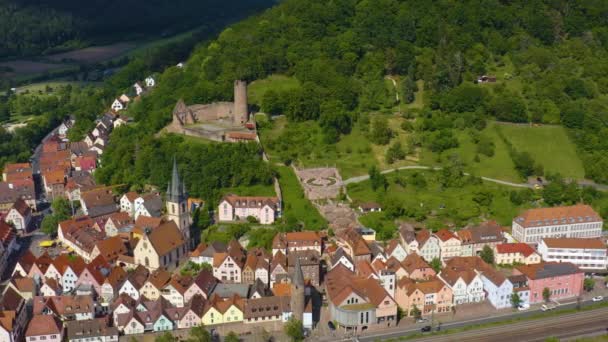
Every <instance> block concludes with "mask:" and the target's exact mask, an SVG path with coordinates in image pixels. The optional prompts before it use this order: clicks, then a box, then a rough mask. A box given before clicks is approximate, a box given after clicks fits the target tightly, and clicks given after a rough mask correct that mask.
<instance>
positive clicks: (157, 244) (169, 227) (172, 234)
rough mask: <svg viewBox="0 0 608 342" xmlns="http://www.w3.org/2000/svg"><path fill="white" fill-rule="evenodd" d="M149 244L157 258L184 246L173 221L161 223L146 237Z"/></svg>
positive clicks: (180, 234) (182, 238) (181, 236)
mask: <svg viewBox="0 0 608 342" xmlns="http://www.w3.org/2000/svg"><path fill="white" fill-rule="evenodd" d="M148 239H149V240H150V243H151V244H152V246H153V247H154V250H155V251H156V253H158V255H159V256H163V255H165V254H167V253H169V252H170V251H172V250H174V249H176V248H179V247H181V246H183V245H184V243H185V241H184V237H183V235H182V233H181V232H180V230H179V228H177V225H176V224H175V222H173V221H169V222H165V223H162V224H161V225H160V226H158V227H157V228H156V229H153V230H152V232H150V234H149V235H148Z"/></svg>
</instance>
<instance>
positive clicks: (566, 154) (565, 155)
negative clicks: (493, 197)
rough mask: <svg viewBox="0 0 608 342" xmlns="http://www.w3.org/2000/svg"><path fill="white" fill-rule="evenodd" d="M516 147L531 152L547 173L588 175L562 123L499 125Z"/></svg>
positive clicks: (569, 175) (570, 175)
mask: <svg viewBox="0 0 608 342" xmlns="http://www.w3.org/2000/svg"><path fill="white" fill-rule="evenodd" d="M497 126H498V128H499V129H500V130H501V131H502V132H503V134H504V135H505V137H506V138H507V139H508V140H509V141H510V142H511V143H512V144H513V146H514V147H515V149H516V150H518V151H522V152H523V151H525V152H529V153H530V154H531V155H532V157H534V159H535V160H536V161H537V162H538V163H540V164H542V165H543V166H544V168H545V172H559V173H561V174H562V176H564V177H568V178H576V179H582V178H584V177H585V171H584V169H583V163H582V162H581V160H580V158H579V157H578V154H577V152H576V147H575V146H574V144H573V143H572V142H571V141H570V138H568V135H567V134H566V130H565V129H564V128H563V127H561V126H529V125H515V124H497Z"/></svg>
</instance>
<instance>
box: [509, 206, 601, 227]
mask: <svg viewBox="0 0 608 342" xmlns="http://www.w3.org/2000/svg"><path fill="white" fill-rule="evenodd" d="M513 221H514V222H516V223H518V224H519V225H521V226H522V227H524V228H529V227H540V226H553V225H558V224H573V223H583V222H601V221H602V218H601V216H600V215H599V214H598V213H597V212H595V210H593V208H591V207H590V206H588V205H586V204H578V205H573V206H568V207H552V208H539V209H530V210H527V211H525V212H524V213H523V214H521V215H519V216H518V217H516V218H515V219H514V220H513Z"/></svg>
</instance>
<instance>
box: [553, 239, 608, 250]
mask: <svg viewBox="0 0 608 342" xmlns="http://www.w3.org/2000/svg"><path fill="white" fill-rule="evenodd" d="M543 242H544V243H545V245H547V247H549V248H577V249H606V244H604V242H603V241H602V239H577V238H543Z"/></svg>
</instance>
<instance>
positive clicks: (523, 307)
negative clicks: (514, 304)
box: [517, 303, 530, 311]
mask: <svg viewBox="0 0 608 342" xmlns="http://www.w3.org/2000/svg"><path fill="white" fill-rule="evenodd" d="M529 308H530V304H526V303H523V304H520V305H519V307H518V308H517V310H519V311H526V310H528V309H529Z"/></svg>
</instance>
